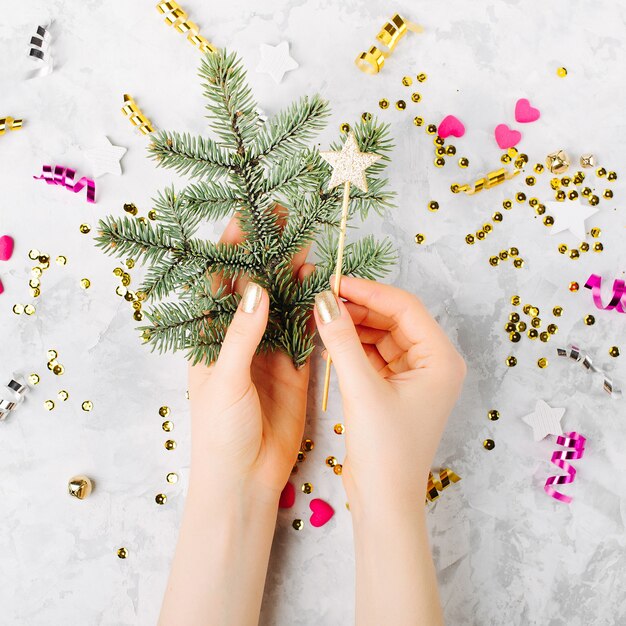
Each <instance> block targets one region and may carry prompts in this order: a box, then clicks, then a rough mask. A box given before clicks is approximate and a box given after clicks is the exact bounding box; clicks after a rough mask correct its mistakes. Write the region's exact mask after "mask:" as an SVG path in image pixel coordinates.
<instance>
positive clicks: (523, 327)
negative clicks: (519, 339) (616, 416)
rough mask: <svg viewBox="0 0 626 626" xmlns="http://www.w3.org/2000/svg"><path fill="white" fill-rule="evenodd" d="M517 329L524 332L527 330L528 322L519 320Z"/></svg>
mask: <svg viewBox="0 0 626 626" xmlns="http://www.w3.org/2000/svg"><path fill="white" fill-rule="evenodd" d="M517 330H518V331H519V332H520V333H523V332H524V331H525V330H526V322H518V324H517Z"/></svg>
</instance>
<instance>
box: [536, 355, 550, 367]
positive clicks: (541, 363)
mask: <svg viewBox="0 0 626 626" xmlns="http://www.w3.org/2000/svg"><path fill="white" fill-rule="evenodd" d="M537 366H538V367H540V368H541V369H544V368H545V367H548V359H546V357H545V356H542V357H541V358H540V359H538V360H537Z"/></svg>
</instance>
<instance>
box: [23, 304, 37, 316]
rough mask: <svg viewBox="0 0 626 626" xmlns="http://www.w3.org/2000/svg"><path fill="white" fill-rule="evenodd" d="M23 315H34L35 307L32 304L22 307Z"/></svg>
mask: <svg viewBox="0 0 626 626" xmlns="http://www.w3.org/2000/svg"><path fill="white" fill-rule="evenodd" d="M24 313H26V315H33V314H34V313H35V307H34V306H33V305H32V304H27V305H26V306H25V307H24Z"/></svg>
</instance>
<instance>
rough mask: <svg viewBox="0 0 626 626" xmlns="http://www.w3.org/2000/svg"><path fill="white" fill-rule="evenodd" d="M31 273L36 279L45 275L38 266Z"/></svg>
mask: <svg viewBox="0 0 626 626" xmlns="http://www.w3.org/2000/svg"><path fill="white" fill-rule="evenodd" d="M30 273H31V274H32V275H33V276H34V277H35V278H40V277H41V275H42V274H43V270H42V269H41V268H40V267H39V266H38V265H36V266H35V267H33V269H32V270H31V271H30Z"/></svg>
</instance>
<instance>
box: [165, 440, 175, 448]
mask: <svg viewBox="0 0 626 626" xmlns="http://www.w3.org/2000/svg"><path fill="white" fill-rule="evenodd" d="M163 445H164V446H165V449H166V450H174V449H175V448H176V442H175V441H174V440H173V439H168V440H167V441H166V442H165V443H164V444H163Z"/></svg>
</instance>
